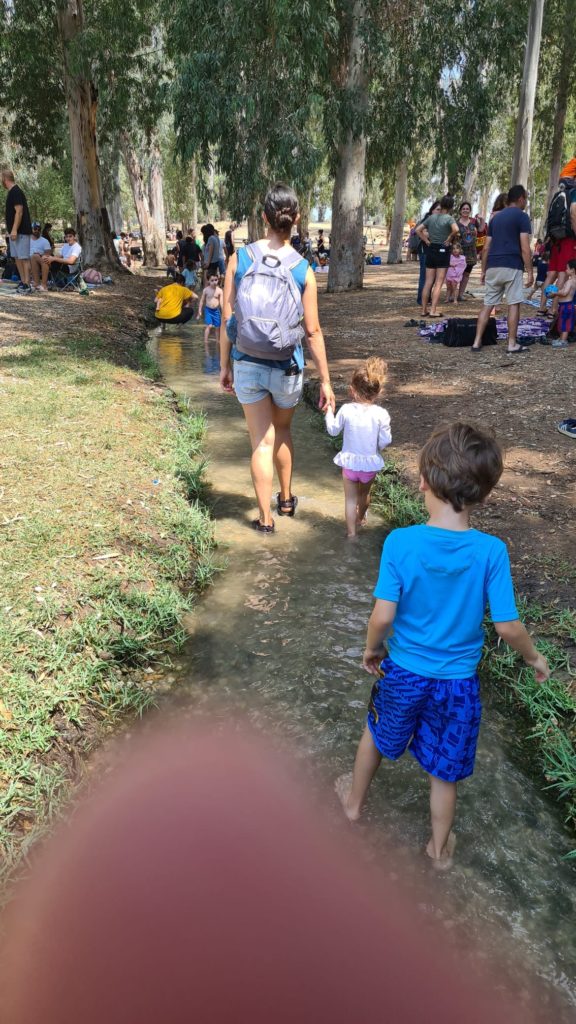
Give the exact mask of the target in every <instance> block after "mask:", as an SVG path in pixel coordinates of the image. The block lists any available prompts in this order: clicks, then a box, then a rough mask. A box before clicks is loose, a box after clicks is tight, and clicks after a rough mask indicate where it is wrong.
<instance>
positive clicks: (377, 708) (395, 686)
mask: <svg viewBox="0 0 576 1024" xmlns="http://www.w3.org/2000/svg"><path fill="white" fill-rule="evenodd" d="M380 667H381V671H382V678H381V679H378V680H377V681H376V682H375V683H374V686H373V687H372V695H371V697H370V704H369V706H368V723H367V724H368V728H369V729H370V732H371V734H372V739H373V740H374V744H375V746H376V748H377V749H378V751H379V752H380V753H381V754H382V755H383V756H384V757H388V758H390V760H392V761H396V760H397V759H398V758H399V757H401V756H402V754H403V753H404V751H405V750H406V748H408V750H409V751H410V753H411V754H412V755H413V756H414V757H415V758H416V760H417V761H418V763H419V764H420V765H421V767H422V768H423V769H424V771H425V772H428V774H429V775H434V776H436V778H438V779H444V781H445V782H459V781H460V779H465V778H467V777H468V776H469V775H472V772H473V771H474V759H475V756H476V743H477V740H478V733H479V731H480V718H481V715H482V705H481V703H480V680H479V679H478V676H477V675H473V676H470V678H468V679H428V678H426V677H424V676H418V675H416V674H415V673H414V672H409V671H408V670H407V669H403V668H400V666H399V665H396V663H395V662H393V661H392V659H391V658H385V659H384V661H383V662H382V665H381V666H380Z"/></svg>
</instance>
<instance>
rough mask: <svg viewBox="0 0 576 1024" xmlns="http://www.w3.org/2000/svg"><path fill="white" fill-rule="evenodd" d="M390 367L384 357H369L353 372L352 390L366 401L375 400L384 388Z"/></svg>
mask: <svg viewBox="0 0 576 1024" xmlns="http://www.w3.org/2000/svg"><path fill="white" fill-rule="evenodd" d="M387 374H388V367H387V365H386V363H385V362H384V360H383V359H378V358H376V357H374V358H373V359H368V360H367V361H366V362H365V363H364V365H363V366H359V367H358V368H357V369H356V370H354V373H353V374H352V380H351V382H350V383H351V386H352V390H353V391H354V393H355V394H356V395H358V398H362V399H364V401H365V402H373V401H375V399H376V398H378V395H379V394H380V392H381V391H382V390H383V388H384V384H385V383H386V377H387Z"/></svg>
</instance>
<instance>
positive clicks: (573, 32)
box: [544, 0, 576, 217]
mask: <svg viewBox="0 0 576 1024" xmlns="http://www.w3.org/2000/svg"><path fill="white" fill-rule="evenodd" d="M564 19H565V20H564V42H563V49H562V60H561V62H560V69H559V71H558V79H557V90H558V92H557V94H556V111H555V113H554V128H553V131H552V147H551V152H550V177H549V179H548V192H547V196H546V207H545V210H544V217H547V216H548V208H549V206H550V203H551V201H552V196H553V195H554V193H555V192H556V191H557V189H558V180H559V178H560V169H561V167H562V146H563V143H564V125H565V124H566V110H567V107H568V99H569V94H570V84H571V78H572V69H573V64H574V57H575V55H576V9H575V7H574V2H573V0H567V2H566V7H565V13H564Z"/></svg>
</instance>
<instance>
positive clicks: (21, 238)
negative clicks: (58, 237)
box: [2, 168, 32, 293]
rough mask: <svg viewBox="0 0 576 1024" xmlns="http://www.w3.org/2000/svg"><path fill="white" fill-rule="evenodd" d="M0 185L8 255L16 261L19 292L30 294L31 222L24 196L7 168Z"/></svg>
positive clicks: (3, 172)
mask: <svg viewBox="0 0 576 1024" xmlns="http://www.w3.org/2000/svg"><path fill="white" fill-rule="evenodd" d="M2 184H3V186H4V188H5V189H6V190H7V192H8V195H7V196H6V228H7V230H8V234H9V236H10V255H11V256H12V258H13V259H15V260H16V266H17V267H18V273H19V274H20V284H19V285H18V288H17V289H16V290H17V291H19V292H23V293H30V292H31V291H32V289H31V287H30V235H31V234H32V222H31V220H30V211H29V210H28V203H27V202H26V196H25V195H24V193H23V191H22V189H21V188H20V186H19V185H17V184H16V182H15V180H14V173H13V172H12V171H11V170H9V169H8V168H4V170H3V171H2Z"/></svg>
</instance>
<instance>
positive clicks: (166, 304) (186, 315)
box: [155, 274, 198, 327]
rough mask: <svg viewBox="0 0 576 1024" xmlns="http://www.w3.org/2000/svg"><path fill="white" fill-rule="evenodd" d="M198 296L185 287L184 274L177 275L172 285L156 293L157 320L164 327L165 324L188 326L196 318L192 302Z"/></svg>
mask: <svg viewBox="0 0 576 1024" xmlns="http://www.w3.org/2000/svg"><path fill="white" fill-rule="evenodd" d="M197 298H198V296H197V295H196V293H195V292H193V291H191V290H190V288H185V287H184V278H183V277H182V274H176V278H175V280H174V282H173V283H172V284H167V285H165V286H164V288H160V289H159V290H158V291H157V292H156V313H155V316H156V319H157V320H158V321H159V323H160V324H161V326H162V327H164V325H165V324H186V323H188V321H189V320H191V319H192V317H193V316H194V308H193V306H192V300H193V299H197Z"/></svg>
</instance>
